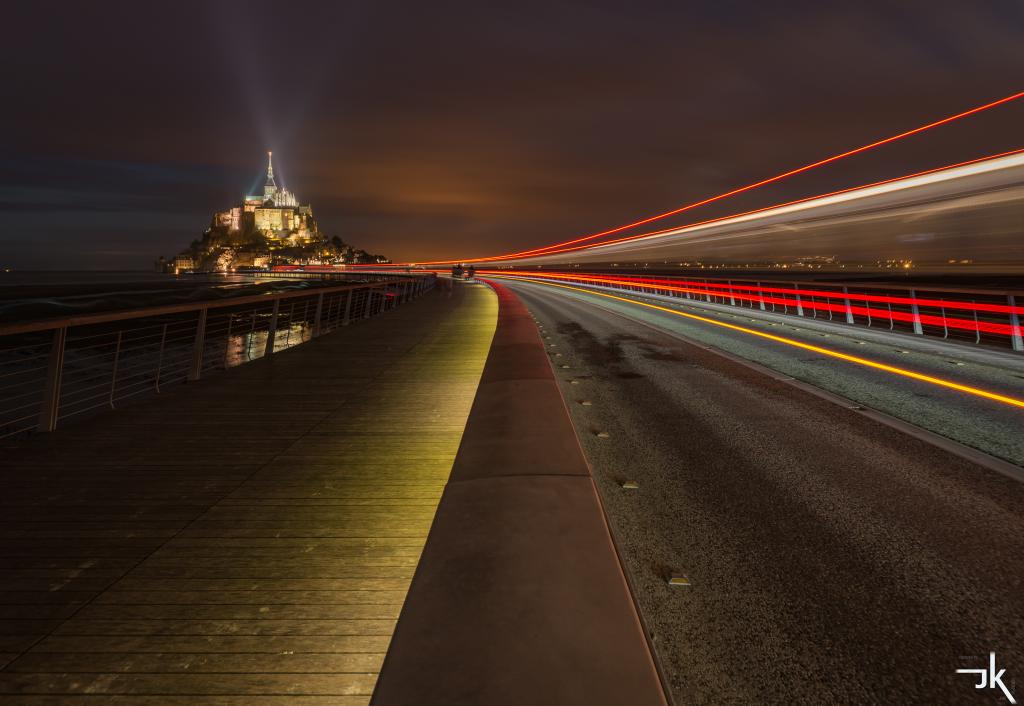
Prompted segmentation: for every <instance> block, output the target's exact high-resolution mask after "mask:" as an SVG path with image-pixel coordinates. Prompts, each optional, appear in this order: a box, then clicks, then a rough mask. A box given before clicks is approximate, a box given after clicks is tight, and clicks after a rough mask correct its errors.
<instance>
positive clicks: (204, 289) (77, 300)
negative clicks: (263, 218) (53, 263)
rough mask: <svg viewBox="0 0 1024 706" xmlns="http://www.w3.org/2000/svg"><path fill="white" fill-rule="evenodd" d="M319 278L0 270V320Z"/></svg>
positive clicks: (299, 285) (255, 290)
mask: <svg viewBox="0 0 1024 706" xmlns="http://www.w3.org/2000/svg"><path fill="white" fill-rule="evenodd" d="M336 283H337V282H335V284H336ZM321 284H322V283H321V282H320V281H318V280H296V279H287V280H285V279H274V278H271V277H267V276H261V277H259V278H254V277H253V276H252V275H237V274H224V275H219V274H185V275H172V274H162V273H159V272H149V271H138V272H124V271H122V272H117V271H110V272H101V271H77V272H76V271H67V272H53V271H41V272H31V271H21V272H2V271H0V323H13V322H20V321H32V320H36V319H48V318H56V317H61V316H75V315H81V314H88V313H97V312H106V311H123V310H127V309H137V308H140V307H146V306H155V305H160V304H174V303H185V302H193V301H207V300H214V299H222V298H225V297H233V296H243V295H249V294H259V293H261V292H265V291H281V290H301V289H309V288H312V287H317V286H320V285H321Z"/></svg>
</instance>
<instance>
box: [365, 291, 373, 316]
mask: <svg viewBox="0 0 1024 706" xmlns="http://www.w3.org/2000/svg"><path fill="white" fill-rule="evenodd" d="M372 305H373V286H369V287H367V288H366V303H365V304H363V318H364V319H368V318H370V317H371V316H373V307H372Z"/></svg>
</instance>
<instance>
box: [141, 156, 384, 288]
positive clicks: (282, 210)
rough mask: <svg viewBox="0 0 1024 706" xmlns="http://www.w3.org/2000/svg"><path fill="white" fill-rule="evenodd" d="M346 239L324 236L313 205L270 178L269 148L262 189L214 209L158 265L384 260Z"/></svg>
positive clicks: (177, 268)
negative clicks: (206, 223)
mask: <svg viewBox="0 0 1024 706" xmlns="http://www.w3.org/2000/svg"><path fill="white" fill-rule="evenodd" d="M386 261H387V259H386V258H384V257H381V256H378V255H371V254H370V253H367V252H366V251H365V250H359V249H356V248H353V247H352V246H351V245H348V244H346V243H345V241H343V240H342V239H341V238H339V237H337V236H335V237H333V238H329V239H328V238H327V236H325V235H324V234H323V233H321V232H320V229H319V228H317V224H316V220H315V219H314V218H313V209H312V208H310V207H309V206H308V205H306V206H304V205H301V204H300V203H299V200H298V199H297V198H296V196H295V194H293V193H292V192H291V191H289V190H288V189H285V188H283V187H280V186H278V185H277V182H276V181H275V180H274V162H273V154H272V153H270V152H267V180H266V182H265V183H264V184H263V193H262V194H258V195H250V196H245V197H243V198H242V202H241V203H240V204H239V205H237V206H233V207H232V208H229V209H228V210H226V211H218V212H217V213H215V214H213V220H212V221H211V222H210V227H209V228H207V229H206V231H205V232H204V233H203V236H202V238H201V239H200V240H196V241H193V243H192V245H191V246H190V247H189V249H188V250H186V251H184V252H182V253H180V254H178V255H177V256H175V257H174V258H172V259H171V260H170V261H167V260H164V259H163V258H161V260H160V261H159V262H158V263H157V267H158V268H159V269H163V270H167V271H171V272H189V271H193V272H194V271H201V272H228V271H233V270H236V271H237V270H246V269H256V270H263V269H266V268H269V267H272V266H274V265H333V266H340V265H347V264H351V263H368V262H386Z"/></svg>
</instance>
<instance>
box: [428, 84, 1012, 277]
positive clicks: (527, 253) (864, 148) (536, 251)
mask: <svg viewBox="0 0 1024 706" xmlns="http://www.w3.org/2000/svg"><path fill="white" fill-rule="evenodd" d="M1020 98H1024V91H1021V92H1018V93H1014V94H1012V95H1009V96H1005V97H1003V98H1000V99H998V100H995V101H992V102H989V103H985V104H984V105H979V106H975V107H974V108H971V109H969V110H965V111H963V112H960V113H956V114H954V115H949V116H947V117H944V118H941V119H939V120H935V121H932V122H929V123H927V124H925V125H920V126H918V127H916V128H913V129H911V130H906V131H904V132H901V133H898V134H896V135H891V136H889V137H886V138H883V139H880V140H876V141H874V142H870V143H868V144H865V145H861V146H860V147H855V148H853V149H850V150H846V151H844V152H840V153H838V154H834V155H832V156H830V157H826V158H824V159H820V160H818V161H815V162H811V163H809V164H805V165H803V166H800V167H796V168H794V169H790V170H787V171H784V172H781V173H779V174H776V175H774V176H771V177H768V178H765V179H761V180H760V181H756V182H753V183H750V184H747V185H745V186H741V187H738V188H736V189H732V190H730V191H725V192H722V193H720V194H717V195H715V196H710V197H708V198H705V199H701V200H698V201H694V202H692V203H689V204H686V205H684V206H681V207H679V208H676V209H673V210H671V211H666V212H664V213H660V214H657V215H654V216H650V217H647V218H643V219H640V220H636V221H633V222H631V223H626V224H623V225H620V226H617V227H615V228H610V229H608V230H603V231H600V232H598V233H592V234H590V235H585V236H582V237H579V238H574V239H571V240H566V241H563V242H560V243H554V244H552V245H547V246H544V247H541V248H533V249H531V250H522V251H519V252H515V253H504V254H500V255H493V256H490V257H477V258H466V259H461V260H434V261H429V262H421V263H419V264H423V265H446V264H455V263H458V262H489V261H494V260H505V259H517V258H525V257H531V256H532V257H536V256H541V255H545V254H550V253H551V252H552V251H554V250H556V249H558V248H564V247H567V246H572V245H577V244H579V243H583V242H588V241H592V240H596V239H598V238H601V237H604V236H607V235H614V234H616V233H621V232H623V231H626V230H630V229H632V228H637V227H640V226H643V225H646V224H648V223H653V222H655V221H659V220H662V219H665V218H669V217H671V216H675V215H678V214H680V213H684V212H686V211H690V210H693V209H695V208H699V207H701V206H705V205H707V204H710V203H714V202H716V201H721V200H724V199H727V198H729V197H732V196H736V195H738V194H741V193H745V192H748V191H752V190H754V189H758V188H760V187H762V186H767V185H768V184H773V183H776V182H779V181H782V180H784V179H788V178H789V177H792V176H796V175H797V174H802V173H804V172H808V171H811V170H813V169H817V168H819V167H823V166H825V165H827V164H831V163H833V162H837V161H839V160H842V159H846V158H848V157H852V156H854V155H857V154H861V153H864V152H868V151H870V150H873V149H876V148H878V147H882V146H884V145H887V144H891V143H893V142H897V141H899V140H902V139H905V138H907V137H911V136H913V135H917V134H920V133H922V132H926V131H928V130H932V129H934V128H937V127H940V126H942V125H947V124H949V123H952V122H955V121H958V120H962V119H964V118H967V117H970V116H972V115H976V114H978V113H981V112H984V111H986V110H991V109H993V108H996V107H999V106H1001V105H1005V104H1007V103H1011V102H1013V101H1016V100H1018V99H1020Z"/></svg>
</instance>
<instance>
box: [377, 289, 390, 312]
mask: <svg viewBox="0 0 1024 706" xmlns="http://www.w3.org/2000/svg"><path fill="white" fill-rule="evenodd" d="M390 291H391V285H390V284H385V285H384V286H383V287H381V288H380V310H379V311H378V312H377V313H378V314H383V313H384V312H385V311H387V310H388V293H389V292H390Z"/></svg>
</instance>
